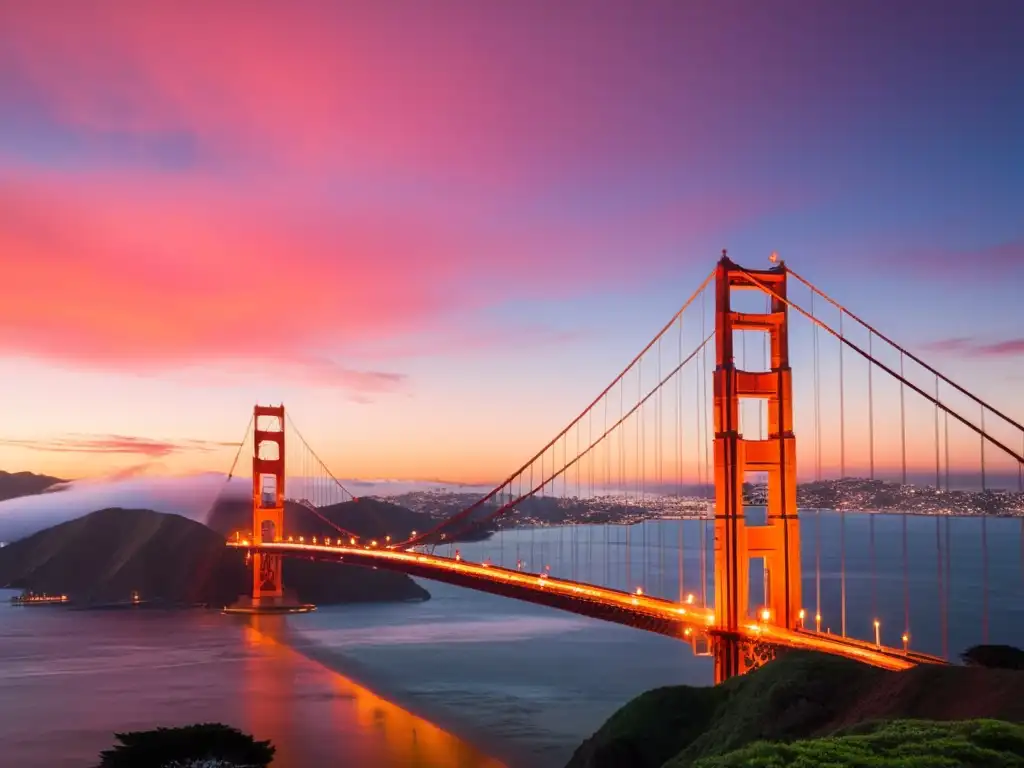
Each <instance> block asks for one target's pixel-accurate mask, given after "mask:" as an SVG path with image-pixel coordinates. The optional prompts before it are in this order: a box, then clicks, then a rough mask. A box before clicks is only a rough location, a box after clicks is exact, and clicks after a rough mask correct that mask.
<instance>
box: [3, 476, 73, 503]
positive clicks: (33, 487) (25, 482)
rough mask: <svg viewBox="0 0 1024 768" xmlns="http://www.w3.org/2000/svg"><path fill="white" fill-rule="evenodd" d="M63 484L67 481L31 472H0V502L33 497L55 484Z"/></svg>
mask: <svg viewBox="0 0 1024 768" xmlns="http://www.w3.org/2000/svg"><path fill="white" fill-rule="evenodd" d="M64 482H67V481H66V480H61V479H60V478H59V477H50V476H49V475H36V474H33V473H32V472H13V473H12V472H3V471H0V501H6V500H7V499H16V498H18V497H20V496H34V495H35V494H37V493H42V492H43V491H45V490H46V489H47V488H49V487H51V486H53V485H56V484H57V483H64Z"/></svg>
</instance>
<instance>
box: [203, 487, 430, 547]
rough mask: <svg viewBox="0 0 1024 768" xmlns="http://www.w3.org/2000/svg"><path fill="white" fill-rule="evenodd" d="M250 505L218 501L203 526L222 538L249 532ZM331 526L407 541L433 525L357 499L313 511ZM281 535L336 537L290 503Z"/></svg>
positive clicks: (377, 502)
mask: <svg viewBox="0 0 1024 768" xmlns="http://www.w3.org/2000/svg"><path fill="white" fill-rule="evenodd" d="M250 504H251V502H250V501H249V500H248V499H246V500H236V499H222V500H220V501H218V503H217V504H216V505H215V506H214V508H213V511H212V512H211V513H210V517H209V520H208V521H207V525H208V526H209V527H210V528H212V529H213V530H215V531H217V532H218V533H220V534H221V535H222V536H225V537H228V536H231V535H232V534H233V533H234V532H235V531H242V532H248V531H250V529H251V528H252V508H251V506H250ZM317 511H318V512H319V513H320V514H321V515H323V516H324V517H326V518H327V519H328V520H330V521H331V522H332V523H334V524H335V525H338V526H340V527H342V528H344V529H345V530H346V531H351V532H352V533H354V534H356V535H357V536H359V537H360V538H363V539H380V540H382V541H383V539H384V537H385V536H391V537H392V538H394V539H396V540H398V539H404V538H408V537H409V535H410V534H411V533H412V532H413V531H425V530H427V529H429V528H432V527H433V526H434V525H436V524H437V523H436V521H435V520H433V519H432V518H431V517H430V515H428V514H426V513H425V512H414V511H413V510H411V509H407V508H406V507H402V506H399V505H398V504H392V503H390V502H387V501H382V500H380V499H371V498H361V499H359V500H358V501H346V502H344V503H341V504H331V505H330V506H326V507H320V508H318V510H317ZM285 531H286V532H287V533H288V534H289V535H292V534H294V535H301V536H331V537H334V536H337V535H338V532H337V531H336V530H335V529H334V528H332V527H331V526H330V525H328V524H327V523H325V522H324V521H323V520H321V519H320V518H318V517H317V516H316V515H315V514H314V513H313V512H312V511H310V510H309V509H307V508H306V507H304V506H302V505H301V504H295V503H294V502H291V501H286V502H285Z"/></svg>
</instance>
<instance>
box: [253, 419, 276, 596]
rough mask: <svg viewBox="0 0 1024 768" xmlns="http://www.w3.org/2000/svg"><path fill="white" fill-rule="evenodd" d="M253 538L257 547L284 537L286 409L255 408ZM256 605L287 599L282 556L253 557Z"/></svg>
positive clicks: (257, 554)
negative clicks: (283, 579) (282, 574)
mask: <svg viewBox="0 0 1024 768" xmlns="http://www.w3.org/2000/svg"><path fill="white" fill-rule="evenodd" d="M252 535H253V541H254V543H256V544H260V543H262V542H265V541H268V542H272V541H280V540H281V539H282V538H284V406H283V405H279V406H267V405H257V406H256V407H255V408H254V409H253V456H252ZM252 576H253V580H252V601H253V605H255V606H258V605H261V604H275V603H280V602H281V601H282V600H283V598H284V584H283V582H282V579H281V557H280V556H279V555H266V554H261V553H260V552H259V551H255V552H253V555H252Z"/></svg>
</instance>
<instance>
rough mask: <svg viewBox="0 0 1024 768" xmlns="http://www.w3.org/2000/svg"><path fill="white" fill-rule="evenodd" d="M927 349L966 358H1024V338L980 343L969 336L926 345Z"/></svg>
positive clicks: (941, 340)
mask: <svg viewBox="0 0 1024 768" xmlns="http://www.w3.org/2000/svg"><path fill="white" fill-rule="evenodd" d="M924 346H925V349H928V350H930V351H932V352H939V353H945V354H952V355H962V356H964V357H1019V356H1024V338H1019V339H1006V340H1004V341H979V340H978V339H974V338H971V337H967V336H962V337H955V338H949V339H938V340H936V341H932V342H929V343H928V344H926V345H924Z"/></svg>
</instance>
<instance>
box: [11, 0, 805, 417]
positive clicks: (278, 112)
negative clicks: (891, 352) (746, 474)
mask: <svg viewBox="0 0 1024 768" xmlns="http://www.w3.org/2000/svg"><path fill="white" fill-rule="evenodd" d="M494 13H495V11H494V9H486V10H485V9H481V8H480V7H479V6H477V5H476V4H474V3H466V4H464V6H463V7H462V8H461V13H460V14H455V15H453V16H452V23H451V25H440V26H439V25H437V24H436V20H435V19H434V18H433V15H432V14H433V12H432V11H429V10H427V9H425V8H422V7H421V6H420V4H418V3H412V4H409V5H408V6H406V7H405V8H404V10H403V11H402V12H401V13H394V12H391V11H386V10H384V9H383V8H382V7H379V6H377V5H375V4H372V3H371V4H365V5H362V6H352V7H349V8H345V7H343V6H342V5H341V4H330V3H321V2H309V3H305V4H302V3H299V4H293V5H292V6H290V7H289V10H288V11H287V12H282V11H280V10H278V9H277V7H276V6H275V5H273V4H262V3H258V2H257V3H246V4H244V6H243V5H242V4H240V3H233V2H230V0H228V2H225V3H223V4H220V3H218V4H195V5H190V4H189V3H185V4H179V5H174V6H162V5H152V4H144V5H143V4H137V3H132V2H115V1H114V0H107V1H106V2H104V1H103V0H100V2H97V3H93V4H88V5H85V4H82V3H76V2H68V3H60V2H57V3H56V4H47V8H46V10H45V12H44V11H42V10H40V9H39V8H36V6H35V5H34V4H32V3H13V4H4V5H3V6H2V8H0V53H2V54H3V60H4V62H5V67H3V68H0V99H2V100H3V101H4V103H10V104H12V105H17V106H19V107H20V108H22V109H25V110H28V112H29V113H31V115H32V119H33V120H34V121H36V123H38V125H36V124H33V127H34V128H38V129H39V132H40V134H47V132H51V133H54V132H55V136H56V138H53V139H52V141H54V142H56V143H58V144H60V145H61V146H62V147H64V146H73V147H76V148H77V149H76V150H75V151H76V152H79V153H80V156H79V155H76V163H75V164H72V165H69V166H66V167H61V166H60V164H59V163H57V162H54V161H53V160H52V158H49V157H47V156H46V152H45V151H44V152H42V155H43V159H42V161H40V160H39V158H35V159H34V160H33V158H32V156H31V153H29V156H27V157H26V156H23V154H22V153H19V152H17V151H16V150H15V151H13V152H12V151H11V150H9V149H8V150H7V156H6V158H3V162H2V164H0V168H2V170H0V210H3V212H4V214H3V216H2V217H0V254H3V255H2V257H0V258H2V260H3V273H4V277H3V279H4V289H5V297H6V299H5V301H4V302H2V303H0V353H7V354H21V355H32V356H42V357H46V358H51V359H56V360H60V361H64V362H70V363H71V364H74V365H81V366H94V367H103V368H108V369H111V368H112V369H122V370H124V369H127V370H133V371H141V372H153V371H160V372H165V371H168V370H171V371H173V370H176V369H177V368H179V367H181V366H195V367H199V368H202V369H203V370H209V369H212V367H213V366H212V364H213V362H214V361H217V364H218V365H220V367H221V368H223V369H224V370H226V371H228V372H230V371H232V370H238V371H241V370H252V369H253V368H258V367H260V366H264V367H265V365H266V363H267V362H268V361H270V362H273V363H281V365H279V366H278V367H276V368H275V369H274V371H275V374H276V375H278V376H288V377H291V378H294V379H296V380H299V381H302V382H305V383H308V382H317V383H318V384H321V385H324V386H336V387H341V388H344V389H346V390H348V391H349V392H350V393H352V394H353V395H355V396H358V397H360V398H365V397H367V396H369V395H370V394H373V393H383V392H391V391H397V390H399V389H401V387H402V386H403V385H404V379H403V376H402V373H401V372H400V371H390V370H366V369H364V368H362V367H360V366H359V365H340V364H337V363H335V362H333V361H334V360H338V359H346V360H349V359H351V353H352V352H353V351H358V352H361V353H363V354H365V355H366V356H367V358H368V359H374V360H382V359H384V357H385V354H384V353H382V352H381V351H380V350H382V349H395V350H398V351H399V353H398V354H400V353H401V350H409V349H411V348H412V347H413V346H414V344H415V341H416V340H417V339H418V338H420V337H421V336H422V335H423V334H424V333H426V334H428V335H430V336H431V337H432V338H433V339H435V348H442V349H443V348H447V349H462V350H467V349H474V348H482V347H485V346H488V345H491V344H497V343H504V341H506V340H509V339H515V338H518V339H521V340H525V341H523V342H522V343H533V342H532V340H535V339H541V338H542V337H544V336H545V335H546V333H545V332H543V331H541V330H538V329H530V328H527V329H523V331H522V332H520V329H516V328H511V329H494V331H493V335H492V331H491V330H490V329H484V330H479V331H477V332H475V333H474V334H472V335H471V336H470V337H468V338H467V337H466V336H465V334H464V333H463V332H462V331H461V329H460V328H461V325H462V321H463V319H464V318H465V317H467V316H469V317H472V316H473V313H475V312H477V311H479V310H480V309H481V308H483V307H486V306H488V305H491V304H494V303H498V302H508V301H510V300H511V299H512V297H521V298H537V297H540V298H548V299H550V298H552V297H556V298H561V297H563V296H565V295H567V294H572V293H582V292H586V291H588V290H592V289H594V288H595V287H597V288H606V287H608V286H615V287H622V286H624V285H625V286H630V285H631V284H632V285H638V284H640V283H643V282H647V281H650V280H652V279H654V278H655V276H656V274H657V273H658V272H659V271H660V270H664V269H666V268H667V267H669V266H671V267H676V266H677V265H678V264H679V262H680V261H685V260H686V259H693V260H700V261H701V262H707V263H708V264H709V268H710V262H711V260H712V259H713V257H714V254H713V253H705V252H695V251H691V252H689V253H687V252H686V247H687V246H693V245H694V244H695V243H702V242H703V240H706V239H707V238H708V237H710V236H712V235H717V234H720V233H722V232H723V231H724V230H726V229H728V228H730V227H732V226H735V225H736V224H737V223H738V222H742V221H747V220H749V219H751V218H754V217H757V216H761V215H764V214H765V213H768V212H771V211H772V210H776V209H778V207H779V206H780V205H790V204H792V203H793V199H792V195H790V194H788V193H787V192H786V191H785V190H778V189H777V188H775V187H774V186H773V187H772V188H771V194H764V190H758V189H755V188H753V186H751V185H747V186H745V188H744V191H743V192H742V193H740V194H737V193H736V191H735V190H734V189H724V188H723V189H718V190H715V189H709V188H707V187H703V188H700V189H691V190H690V191H689V192H679V193H676V194H671V193H669V194H664V195H661V196H660V197H658V198H657V199H652V200H648V199H647V198H645V197H643V196H639V195H638V196H636V197H635V198H634V197H633V196H631V195H630V194H629V192H628V191H624V190H619V191H617V192H614V197H613V198H612V199H613V200H615V201H616V203H615V205H614V206H612V207H611V209H610V210H609V211H608V212H606V213H602V215H600V216H599V217H598V219H599V221H598V220H595V217H594V215H593V211H592V210H589V209H588V213H587V214H583V213H580V210H581V209H582V208H585V207H586V204H587V203H589V202H591V201H592V198H593V197H594V196H595V191H597V193H602V191H603V190H608V189H611V188H612V186H611V185H609V184H608V181H609V179H610V178H615V177H617V174H618V173H619V172H623V173H624V174H625V177H626V178H632V174H637V173H641V172H642V170H643V169H644V168H646V169H648V170H651V169H654V170H656V172H657V173H658V174H659V176H660V175H662V174H667V171H666V169H665V161H666V157H667V156H671V157H672V159H673V161H674V162H675V163H676V164H677V165H678V164H680V163H685V162H688V161H693V162H706V158H707V157H708V155H709V152H710V148H711V147H712V144H711V143H709V141H707V140H705V141H698V139H700V138H701V137H703V139H709V138H710V140H711V141H712V142H713V141H716V140H717V139H715V135H716V130H715V127H714V125H713V124H712V123H711V122H710V121H708V120H706V119H704V118H701V119H695V118H693V117H692V116H693V115H699V114H701V112H702V110H701V107H702V105H703V104H704V103H705V102H707V101H709V100H712V101H714V102H715V103H740V101H741V100H739V99H736V98H724V97H725V96H729V95H730V94H728V93H724V92H723V88H724V86H723V85H722V84H721V83H715V82H712V81H710V80H705V79H703V78H702V79H695V80H694V81H693V82H691V83H689V85H688V87H687V88H686V89H684V90H683V91H680V90H679V89H678V88H677V84H676V83H674V82H673V81H672V80H671V79H668V78H661V77H651V76H650V75H651V73H653V72H661V71H663V70H664V67H665V58H664V57H665V56H675V55H677V52H678V46H676V44H675V43H674V42H673V41H672V40H670V39H666V38H664V36H663V35H661V34H660V31H661V29H662V24H661V21H660V20H659V19H660V17H661V12H660V11H659V12H657V13H652V14H651V15H650V16H645V17H644V19H643V20H637V19H635V18H634V17H633V15H632V14H630V13H628V12H627V11H625V10H622V11H615V12H611V11H609V15H608V16H606V17H602V19H601V20H599V21H595V20H594V19H593V18H592V16H591V12H590V11H589V10H584V9H582V8H581V9H580V10H579V11H575V12H574V11H570V10H565V11H564V12H563V13H560V15H559V24H558V28H554V27H551V26H550V25H549V24H545V23H544V20H545V19H546V18H548V17H547V13H548V12H547V11H546V10H545V9H544V6H543V5H542V4H538V5H536V6H534V7H532V8H530V9H527V8H525V6H524V9H523V10H521V11H519V10H517V11H514V12H513V11H507V12H504V13H502V14H499V16H500V18H495V16H494ZM55 15H59V16H60V19H61V23H59V24H54V23H53V18H54V17H55ZM240 18H241V19H244V24H243V23H242V22H240V21H239V19H240ZM631 19H632V20H631ZM624 20H625V22H629V23H628V24H625V25H623V24H620V23H619V22H623V21H624ZM240 24H241V25H242V26H240ZM566 25H568V27H571V28H573V29H574V30H575V34H574V35H573V36H572V38H571V39H568V38H566V37H565V36H564V35H563V34H561V32H559V31H558V30H559V29H562V28H564V27H565V26H566ZM243 28H244V32H242V29H243ZM425 28H430V29H431V30H432V33H431V34H423V29H425ZM197 29H201V30H202V33H201V34H198V33H197ZM527 33H528V37H529V39H530V40H531V46H535V49H534V48H531V52H530V53H529V54H526V53H524V51H523V47H522V42H521V41H522V40H523V39H525V37H524V35H527ZM609 35H611V38H610V37H609ZM623 35H624V36H626V37H628V38H629V40H628V42H629V45H625V44H623V45H615V46H609V45H608V41H609V39H619V37H620V36H623ZM625 42H626V41H623V43H625ZM541 52H542V54H543V55H541ZM686 55H687V56H688V57H692V60H693V61H698V60H700V51H699V50H698V49H696V48H692V49H689V50H687V54H686ZM701 66H703V63H702V64H701ZM725 90H728V89H727V88H726V89H725ZM737 95H738V94H731V96H733V97H734V96H737ZM612 104H614V107H612V106H610V105H612ZM652 104H655V105H662V107H663V108H662V107H659V109H656V110H654V111H653V112H652V109H651V106H650V105H652ZM688 115H689V116H690V117H687V116H688ZM673 116H679V117H681V118H686V119H679V120H676V119H674V117H673ZM720 116H721V115H720ZM670 118H671V119H670ZM0 138H2V134H0ZM72 139H73V140H72ZM179 139H180V140H181V141H182V142H183V143H184V144H185V145H187V147H191V148H193V149H194V152H188V151H186V152H185V154H186V155H189V157H187V158H186V160H185V161H183V162H182V163H181V164H180V167H176V168H175V169H174V170H170V171H169V170H167V169H165V168H163V167H162V166H161V165H160V164H159V163H155V162H153V161H152V158H149V160H148V161H147V160H146V159H145V156H146V151H148V150H146V151H143V152H142V156H143V160H142V161H140V160H139V157H138V156H137V155H136V154H133V153H134V151H135V150H136V149H138V148H139V147H140V146H141V147H143V149H144V150H145V148H146V147H149V148H150V149H152V146H153V145H155V144H159V143H160V142H161V141H164V140H179ZM111 143H113V145H116V147H118V148H119V151H120V154H119V153H118V152H116V151H115V152H114V154H113V155H112V156H110V155H108V154H103V152H100V151H99V150H98V149H97V148H98V147H101V148H107V149H109V147H110V146H111ZM104 151H107V150H106V149H105V150H104ZM3 152H4V147H3V146H2V145H0V153H3ZM97 167H103V168H105V169H106V170H104V171H102V172H100V171H97V170H95V169H96V168H97ZM765 201H770V202H767V203H766V202H765ZM558 333H560V332H554V335H556V336H557V334H558ZM396 356H397V354H396ZM381 367H382V368H387V367H388V366H381Z"/></svg>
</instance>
